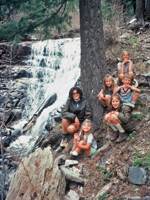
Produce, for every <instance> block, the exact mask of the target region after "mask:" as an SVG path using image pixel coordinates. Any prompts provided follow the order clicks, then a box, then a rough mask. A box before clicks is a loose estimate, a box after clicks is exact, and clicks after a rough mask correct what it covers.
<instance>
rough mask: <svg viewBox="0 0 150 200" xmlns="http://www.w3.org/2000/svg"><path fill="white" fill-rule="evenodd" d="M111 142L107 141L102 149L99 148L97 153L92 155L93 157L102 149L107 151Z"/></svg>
mask: <svg viewBox="0 0 150 200" xmlns="http://www.w3.org/2000/svg"><path fill="white" fill-rule="evenodd" d="M109 145H110V144H109V142H107V143H106V144H104V146H102V147H101V148H100V149H98V150H97V151H96V153H95V154H94V155H93V156H92V157H91V158H92V159H93V158H95V157H96V155H97V153H99V152H100V151H105V150H106V149H107V148H108V147H109Z"/></svg>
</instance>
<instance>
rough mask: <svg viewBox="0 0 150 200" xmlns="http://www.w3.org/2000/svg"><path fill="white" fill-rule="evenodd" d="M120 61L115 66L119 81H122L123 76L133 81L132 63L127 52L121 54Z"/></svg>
mask: <svg viewBox="0 0 150 200" xmlns="http://www.w3.org/2000/svg"><path fill="white" fill-rule="evenodd" d="M121 60H122V62H119V63H118V65H117V68H118V74H119V76H118V79H119V81H120V82H121V81H122V79H123V76H124V74H129V75H130V76H131V79H134V73H133V66H132V61H131V60H129V53H128V52H127V51H123V52H122V54H121Z"/></svg>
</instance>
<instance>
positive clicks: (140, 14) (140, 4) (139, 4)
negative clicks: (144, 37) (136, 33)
mask: <svg viewBox="0 0 150 200" xmlns="http://www.w3.org/2000/svg"><path fill="white" fill-rule="evenodd" d="M144 9H145V0H136V18H137V20H138V22H140V23H141V24H142V26H144Z"/></svg>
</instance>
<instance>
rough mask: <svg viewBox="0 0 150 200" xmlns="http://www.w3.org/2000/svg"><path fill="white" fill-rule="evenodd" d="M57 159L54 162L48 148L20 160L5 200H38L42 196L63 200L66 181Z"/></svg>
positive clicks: (50, 199) (51, 199) (53, 199)
mask: <svg viewBox="0 0 150 200" xmlns="http://www.w3.org/2000/svg"><path fill="white" fill-rule="evenodd" d="M59 159H60V158H59V157H58V158H57V159H56V160H55V161H54V158H53V152H52V149H51V148H50V147H47V148H45V149H44V150H42V149H40V148H39V149H37V150H36V151H35V152H34V153H32V154H30V155H29V157H25V158H24V159H22V163H20V165H19V167H18V169H17V171H16V173H15V174H14V175H13V178H12V180H11V185H10V188H9V192H8V194H7V197H6V200H12V199H15V200H20V199H22V200H27V199H35V200H39V199H43V197H44V196H45V197H46V198H47V199H49V200H58V199H59V200H63V199H64V196H65V188H66V179H65V176H64V175H63V173H62V171H61V170H59V168H58V160H59ZM42 196H43V197H42Z"/></svg>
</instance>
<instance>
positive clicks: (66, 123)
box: [61, 118, 70, 135]
mask: <svg viewBox="0 0 150 200" xmlns="http://www.w3.org/2000/svg"><path fill="white" fill-rule="evenodd" d="M61 124H62V130H63V134H64V135H66V134H67V133H68V132H67V128H68V126H69V125H70V121H69V120H67V119H64V118H63V119H62V123H61Z"/></svg>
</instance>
